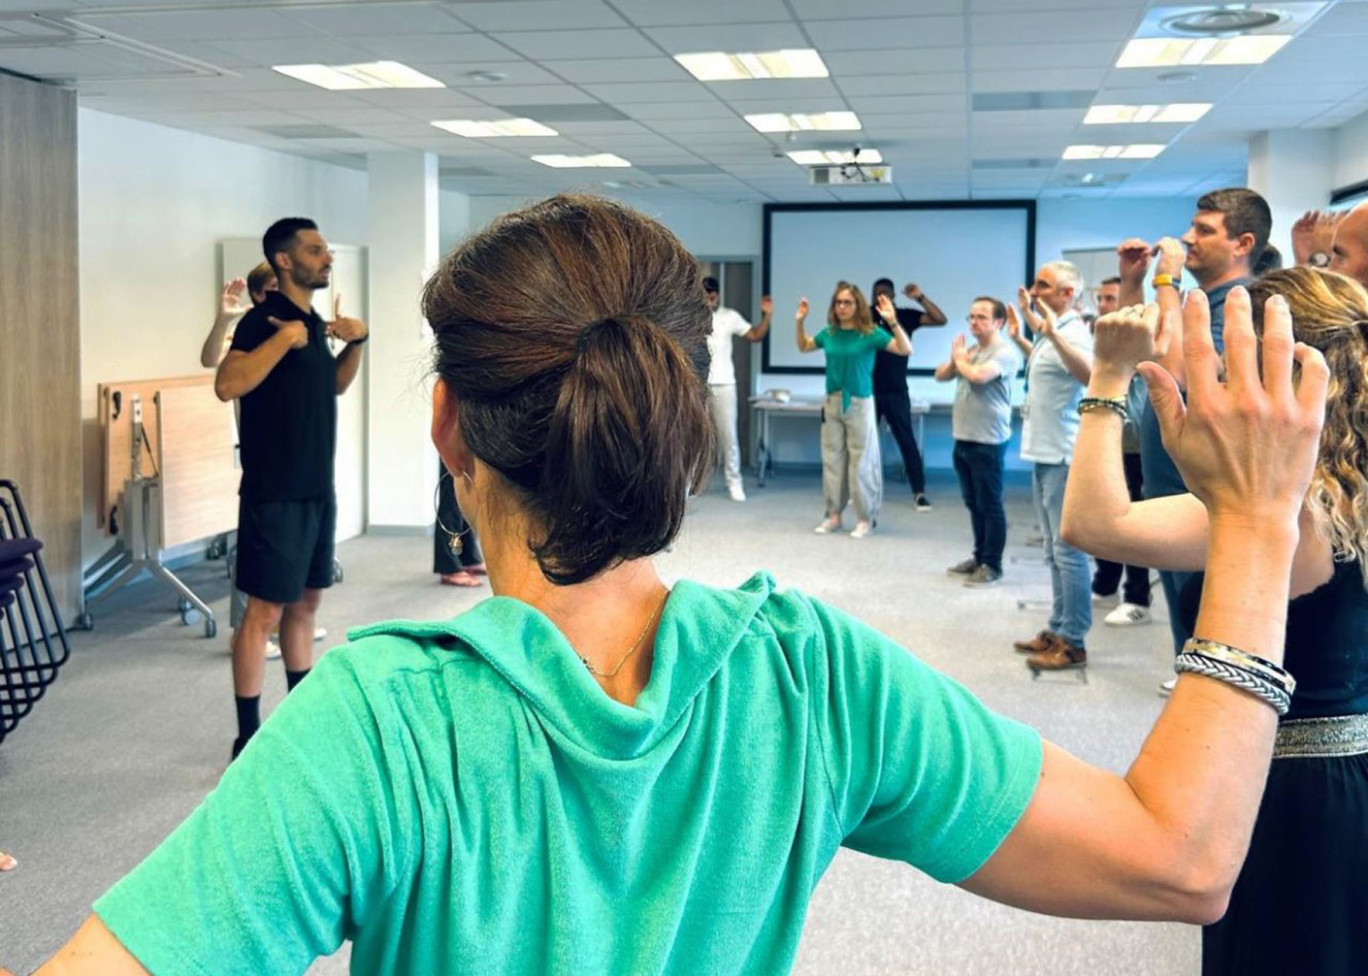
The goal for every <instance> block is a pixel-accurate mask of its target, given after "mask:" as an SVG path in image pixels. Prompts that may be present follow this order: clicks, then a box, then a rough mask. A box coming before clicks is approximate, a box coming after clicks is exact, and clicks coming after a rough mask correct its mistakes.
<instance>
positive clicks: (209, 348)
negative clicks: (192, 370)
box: [200, 278, 247, 369]
mask: <svg viewBox="0 0 1368 976" xmlns="http://www.w3.org/2000/svg"><path fill="white" fill-rule="evenodd" d="M246 290H247V279H245V278H234V279H233V280H232V281H230V282H228V283H227V284H226V285H224V286H223V291H222V292H221V293H220V294H219V310H218V314H217V315H215V316H214V324H213V326H212V327H211V328H210V329H209V334H208V335H207V336H205V337H204V345H203V346H201V347H200V365H201V366H203V367H204V368H205V369H214V368H215V367H217V366H218V364H219V363H220V362H222V361H223V356H224V354H225V353H226V352H227V351H228V341H227V337H228V328H229V327H230V326H231V325H232V324H233V323H234V322H236V321H237V320H238V319H240V318H242V316H243V315H245V314H247V306H246V305H244V304H242V293H243V292H244V291H246Z"/></svg>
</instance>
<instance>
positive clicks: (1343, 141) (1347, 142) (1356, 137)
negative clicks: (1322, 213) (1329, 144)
mask: <svg viewBox="0 0 1368 976" xmlns="http://www.w3.org/2000/svg"><path fill="white" fill-rule="evenodd" d="M1334 139H1335V141H1334V147H1335V165H1334V169H1333V171H1332V172H1333V178H1334V187H1335V189H1340V188H1341V187H1346V186H1353V185H1354V184H1355V183H1362V182H1363V181H1364V180H1368V112H1365V113H1364V114H1362V115H1360V116H1359V117H1358V118H1356V119H1352V120H1350V121H1348V122H1346V123H1344V125H1342V126H1340V127H1339V128H1338V129H1336V130H1335V137H1334Z"/></svg>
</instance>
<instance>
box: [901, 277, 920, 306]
mask: <svg viewBox="0 0 1368 976" xmlns="http://www.w3.org/2000/svg"><path fill="white" fill-rule="evenodd" d="M903 294H904V295H906V296H907V297H908V298H910V299H912V300H913V301H914V302H919V301H921V300H922V290H921V288H920V287H918V286H917V284H916V283H915V282H911V281H909V282H908V283H907V284H905V285H903Z"/></svg>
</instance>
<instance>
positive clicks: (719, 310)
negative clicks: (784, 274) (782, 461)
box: [703, 278, 774, 502]
mask: <svg viewBox="0 0 1368 976" xmlns="http://www.w3.org/2000/svg"><path fill="white" fill-rule="evenodd" d="M703 295H704V298H705V299H706V301H707V303H708V308H710V309H712V336H711V338H709V339H708V352H709V353H710V354H711V356H712V365H711V366H710V367H709V370H708V389H709V391H710V392H711V394H712V396H711V398H710V400H709V403H710V404H711V407H712V417H713V425H714V426H715V427H716V428H717V449H718V454H719V455H720V456H721V459H722V464H723V472H724V474H725V475H726V478H727V492H728V494H730V495H731V498H732V501H734V502H744V501H745V500H746V489H745V488H744V487H743V486H742V484H741V451H740V448H739V447H738V446H737V443H736V365H735V363H733V362H732V339H733V337H735V336H740V337H741V338H743V339H745V340H746V341H747V342H759V341H760V340H761V339H763V338H765V333H766V332H768V331H769V327H770V313H771V312H773V310H774V303H773V302H772V301H770V297H769V296H768V295H766V296H765V297H764V298H762V299H760V324H759V325H751V324H750V323H749V322H747V321H746V320H745V319H744V318H742V316H741V314H740V313H739V312H737V311H736V310H735V309H730V308H725V307H723V306H722V304H721V302H720V300H719V297H718V284H717V279H716V278H704V279H703Z"/></svg>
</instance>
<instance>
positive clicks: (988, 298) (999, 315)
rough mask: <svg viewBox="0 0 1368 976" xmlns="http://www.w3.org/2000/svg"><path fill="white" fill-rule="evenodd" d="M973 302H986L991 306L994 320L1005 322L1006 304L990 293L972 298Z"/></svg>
mask: <svg viewBox="0 0 1368 976" xmlns="http://www.w3.org/2000/svg"><path fill="white" fill-rule="evenodd" d="M974 302H987V303H988V304H989V305H991V306H993V321H994V322H1005V321H1006V320H1007V306H1006V305H1004V304H1002V302H1000V301H998V300H997V299H996V298H994V297H993V296H992V295H980V296H979V297H978V298H975V299H974ZM971 304H973V303H971Z"/></svg>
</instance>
